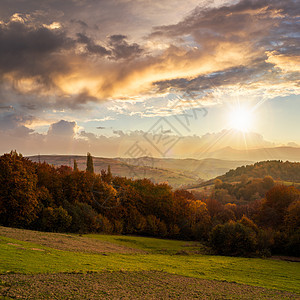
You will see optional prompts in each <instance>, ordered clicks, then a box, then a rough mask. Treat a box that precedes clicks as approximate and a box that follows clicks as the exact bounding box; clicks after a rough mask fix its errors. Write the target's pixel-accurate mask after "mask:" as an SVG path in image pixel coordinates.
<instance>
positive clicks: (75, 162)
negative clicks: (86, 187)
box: [74, 159, 79, 171]
mask: <svg viewBox="0 0 300 300" xmlns="http://www.w3.org/2000/svg"><path fill="white" fill-rule="evenodd" d="M74 171H79V170H78V165H77V161H76V159H74Z"/></svg>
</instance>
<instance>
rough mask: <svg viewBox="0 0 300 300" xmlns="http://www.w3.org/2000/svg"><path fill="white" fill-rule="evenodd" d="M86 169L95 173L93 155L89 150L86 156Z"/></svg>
mask: <svg viewBox="0 0 300 300" xmlns="http://www.w3.org/2000/svg"><path fill="white" fill-rule="evenodd" d="M86 171H87V172H90V173H94V164H93V157H92V155H91V153H89V152H88V153H87V158H86Z"/></svg>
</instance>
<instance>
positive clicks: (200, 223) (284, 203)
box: [0, 151, 300, 255]
mask: <svg viewBox="0 0 300 300" xmlns="http://www.w3.org/2000/svg"><path fill="white" fill-rule="evenodd" d="M219 183H220V182H219ZM220 184H223V183H222V182H221V183H220ZM262 186H263V192H262V191H258V192H259V193H265V195H264V197H262V198H260V199H254V200H252V201H250V202H249V203H247V204H237V203H233V201H230V200H231V199H230V198H228V199H227V200H226V201H223V202H222V201H220V200H219V199H218V197H216V195H215V194H216V193H215V192H216V190H217V189H218V187H217V185H216V189H215V190H214V192H212V193H211V194H210V195H207V196H203V197H201V198H199V197H197V195H195V194H193V193H191V192H188V191H186V190H175V191H173V190H172V188H171V187H170V186H169V185H168V184H166V183H163V184H154V183H152V182H151V181H150V180H149V179H139V180H132V179H131V178H126V177H119V176H113V175H112V174H111V171H110V168H108V170H102V171H101V173H100V174H95V173H94V170H93V161H92V156H91V155H90V154H88V156H87V169H86V171H79V170H78V167H77V164H76V161H74V168H71V167H68V166H60V167H54V166H53V165H49V164H47V163H45V162H42V163H41V162H39V163H35V162H32V161H30V160H29V159H27V158H24V157H23V156H22V155H21V154H18V153H17V152H16V151H12V152H11V153H8V154H4V155H3V156H1V157H0V224H1V225H3V226H12V227H21V228H29V229H34V230H41V231H53V232H74V233H88V232H103V233H110V234H112V233H116V234H137V235H144V236H154V237H167V238H174V239H188V240H199V241H202V242H203V243H206V244H207V245H209V246H211V247H212V249H214V251H216V253H219V254H224V255H270V254H271V253H272V254H273V253H276V254H288V255H299V253H300V251H299V250H300V249H299V245H300V230H299V227H300V226H299V225H300V192H299V190H298V189H297V188H295V187H294V186H284V185H276V184H275V183H274V182H273V181H272V178H270V177H267V178H264V179H262ZM229 196H230V195H229Z"/></svg>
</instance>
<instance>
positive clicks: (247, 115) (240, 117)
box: [229, 107, 253, 132]
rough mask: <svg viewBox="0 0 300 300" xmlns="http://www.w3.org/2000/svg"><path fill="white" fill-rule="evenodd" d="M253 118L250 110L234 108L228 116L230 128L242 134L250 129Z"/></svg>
mask: <svg viewBox="0 0 300 300" xmlns="http://www.w3.org/2000/svg"><path fill="white" fill-rule="evenodd" d="M252 121H253V117H252V113H251V110H247V109H245V108H241V107H239V108H236V109H234V110H232V111H231V113H230V116H229V122H230V127H231V128H233V129H237V130H240V131H243V132H247V131H249V130H250V129H251V127H252V125H253V124H252V123H253V122H252Z"/></svg>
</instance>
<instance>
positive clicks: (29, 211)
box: [0, 151, 39, 227]
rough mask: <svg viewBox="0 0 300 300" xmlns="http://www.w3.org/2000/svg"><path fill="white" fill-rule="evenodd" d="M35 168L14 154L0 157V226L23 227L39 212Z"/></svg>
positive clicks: (13, 152)
mask: <svg viewBox="0 0 300 300" xmlns="http://www.w3.org/2000/svg"><path fill="white" fill-rule="evenodd" d="M36 185H37V175H36V174H35V165H34V163H32V162H31V161H29V160H28V159H27V158H24V157H23V156H22V155H21V154H18V153H17V152H16V151H12V152H11V153H10V154H4V155H3V156H1V157H0V223H1V224H2V225H5V226H21V227H26V226H27V225H29V224H30V223H31V222H32V221H34V220H35V219H36V218H37V213H38V211H39V207H38V193H37V189H36Z"/></svg>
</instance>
